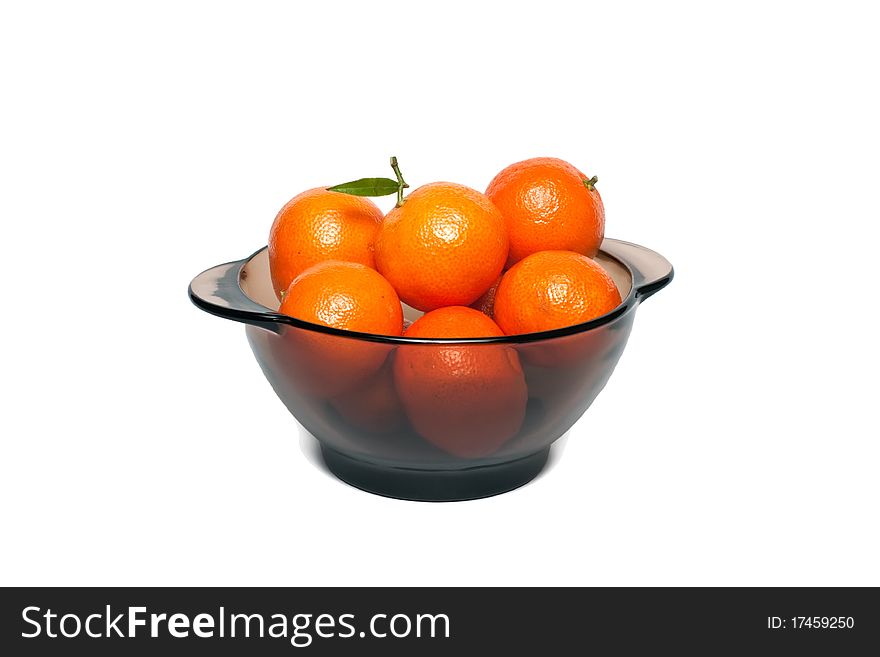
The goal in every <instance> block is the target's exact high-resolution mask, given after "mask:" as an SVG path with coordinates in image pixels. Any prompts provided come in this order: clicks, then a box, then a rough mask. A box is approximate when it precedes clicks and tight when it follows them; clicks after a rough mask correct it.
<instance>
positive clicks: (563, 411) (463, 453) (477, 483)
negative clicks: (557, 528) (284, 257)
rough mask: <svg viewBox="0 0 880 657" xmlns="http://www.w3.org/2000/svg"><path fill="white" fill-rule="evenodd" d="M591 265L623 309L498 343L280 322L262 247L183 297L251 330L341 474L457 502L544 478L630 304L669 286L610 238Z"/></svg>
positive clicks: (267, 366) (655, 259)
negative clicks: (613, 286)
mask: <svg viewBox="0 0 880 657" xmlns="http://www.w3.org/2000/svg"><path fill="white" fill-rule="evenodd" d="M596 261H597V262H599V263H600V264H601V265H602V266H603V267H604V268H605V270H606V271H607V272H608V273H609V274H610V275H611V276H612V277H613V278H614V281H615V282H616V283H617V287H618V288H619V290H620V296H621V298H622V299H623V302H622V303H621V304H620V305H619V306H618V307H617V308H615V309H614V310H613V311H612V312H610V313H608V314H606V315H603V316H602V317H599V318H597V319H595V320H592V321H590V322H587V323H584V324H578V325H576V326H569V327H566V328H562V329H557V330H553V331H546V332H543V333H530V334H527V335H516V336H504V337H499V338H474V339H466V340H458V339H423V338H406V337H392V336H385V335H372V334H367V333H354V332H349V331H342V330H338V329H333V328H329V327H326V326H321V325H317V324H311V323H309V322H304V321H302V320H298V319H295V318H293V317H288V316H286V315H281V314H279V313H278V312H277V308H278V305H279V303H278V299H277V298H276V296H275V293H274V291H273V290H272V285H271V278H270V276H269V257H268V253H267V250H266V249H265V248H263V249H260V250H259V251H257V252H256V253H254V254H253V255H252V256H250V257H249V258H245V259H244V260H238V261H236V262H230V263H227V264H224V265H218V266H216V267H212V268H211V269H208V270H207V271H205V272H203V273H201V274H199V275H198V276H196V278H195V279H193V281H192V283H190V287H189V295H190V298H191V299H192V301H193V303H195V304H196V305H197V306H198V307H199V308H201V309H202V310H205V311H207V312H209V313H211V314H213V315H217V316H218V317H225V318H226V319H232V320H235V321H238V322H243V323H245V324H246V325H247V326H246V332H247V337H248V341H249V342H250V345H251V349H252V350H253V352H254V355H255V356H256V358H257V361H258V362H259V363H260V367H261V368H262V369H263V373H264V374H265V375H266V378H268V379H269V381H270V383H271V384H272V387H273V388H274V389H275V392H276V393H277V394H278V397H279V398H280V399H281V401H283V402H284V404H285V405H286V406H287V408H288V409H289V410H290V412H291V413H292V414H293V416H294V417H295V418H296V419H297V420H298V421H299V422H300V423H301V424H302V425H303V427H305V428H306V429H307V430H308V431H309V432H310V433H311V434H313V435H314V436H315V437H316V438H317V439H318V441H319V442H320V444H321V450H322V453H323V457H324V461H325V463H326V464H327V466H328V468H329V469H330V470H331V471H332V472H333V473H334V474H335V475H336V476H337V477H339V478H340V479H342V480H343V481H346V482H348V483H350V484H352V485H354V486H357V487H358V488H361V489H363V490H367V491H370V492H373V493H378V494H381V495H387V496H390V497H398V498H404V499H413V500H432V501H441V500H464V499H473V498H478V497H486V496H489V495H495V494H497V493H502V492H505V491H508V490H512V489H513V488H516V487H518V486H521V485H522V484H524V483H526V482H528V481H529V480H531V479H532V478H533V477H535V476H536V475H537V474H538V473H539V472H540V471H541V469H542V468H543V467H544V464H545V463H546V461H547V456H548V454H549V451H550V446H551V444H552V443H553V441H555V440H556V439H557V438H559V437H560V436H562V435H563V434H565V433H566V432H567V431H568V430H569V429H570V428H571V426H572V425H573V424H574V423H575V422H576V421H577V420H578V419H579V418H580V417H581V416H582V415H583V414H584V411H586V410H587V408H588V407H589V406H590V404H591V403H592V402H593V400H594V399H595V398H596V396H597V395H598V394H599V392H600V391H601V390H602V388H603V387H604V386H605V383H606V382H607V381H608V378H609V377H610V376H611V372H612V371H613V370H614V367H615V365H616V364H617V361H618V359H619V358H620V355H621V353H622V352H623V348H624V346H625V345H626V341H627V338H628V337H629V333H630V329H631V328H632V323H633V320H634V318H635V312H636V308H637V307H638V305H639V303H640V302H641V301H642V300H644V299H646V298H648V297H649V296H651V295H652V294H654V293H655V292H657V291H658V290H660V289H662V288H663V287H664V286H666V285H667V284H668V283H669V282H670V281H671V280H672V275H673V271H672V265H670V264H669V262H668V261H667V260H666V259H665V258H664V257H663V256H661V255H659V254H657V253H655V252H653V251H651V250H649V249H646V248H644V247H641V246H637V245H635V244H630V243H628V242H622V241H619V240H613V239H606V240H605V241H604V242H603V244H602V249H601V251H600V253H599V255H598V256H597V257H596ZM404 315H405V317H406V318H407V320H408V321H412V320H414V319H416V318H417V317H418V316H419V315H420V313H419V312H418V311H415V310H413V309H411V308H408V307H404ZM449 364H457V365H458V366H457V367H455V368H453V369H452V370H448V369H446V366H447V365H449ZM462 364H465V366H462ZM451 371H454V374H450V372H451ZM401 399H404V400H405V402H406V404H405V408H406V410H404V404H402V403H401Z"/></svg>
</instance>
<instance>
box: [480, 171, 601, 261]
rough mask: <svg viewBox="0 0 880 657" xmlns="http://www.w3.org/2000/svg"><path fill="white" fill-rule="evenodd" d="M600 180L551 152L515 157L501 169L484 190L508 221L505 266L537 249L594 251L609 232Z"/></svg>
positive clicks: (593, 254) (594, 252)
mask: <svg viewBox="0 0 880 657" xmlns="http://www.w3.org/2000/svg"><path fill="white" fill-rule="evenodd" d="M596 180H597V179H596V178H590V179H588V178H587V177H586V176H585V175H584V174H583V173H581V172H580V171H579V170H578V169H576V168H575V167H574V166H572V165H571V164H569V163H568V162H566V161H564V160H560V159H558V158H553V157H536V158H532V159H530V160H523V161H522V162H516V163H515V164H511V165H510V166H508V167H506V168H505V169H503V170H502V171H501V172H500V173H498V175H497V176H495V178H493V179H492V182H490V183H489V187H488V188H487V189H486V196H488V197H489V198H490V199H491V200H492V202H493V203H494V204H495V205H496V206H497V208H498V209H499V210H500V211H501V214H502V216H503V217H504V221H505V223H506V225H507V232H508V236H509V238H510V253H509V255H508V259H507V266H508V267H510V266H511V265H513V264H515V263H517V262H519V261H520V260H522V259H523V258H525V257H526V256H528V255H530V254H532V253H536V252H538V251H552V250H561V251H575V252H577V253H581V254H583V255H586V256H589V257H591V258H592V257H593V256H595V255H596V253H598V251H599V246H600V245H601V244H602V239H603V237H604V235H605V207H604V206H603V204H602V197H601V196H600V195H599V192H598V190H597V189H596V187H595V183H596Z"/></svg>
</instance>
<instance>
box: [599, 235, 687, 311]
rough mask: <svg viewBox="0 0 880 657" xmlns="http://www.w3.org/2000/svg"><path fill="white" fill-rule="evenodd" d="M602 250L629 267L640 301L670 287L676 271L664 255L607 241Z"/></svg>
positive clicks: (643, 248)
mask: <svg viewBox="0 0 880 657" xmlns="http://www.w3.org/2000/svg"><path fill="white" fill-rule="evenodd" d="M602 250H603V251H605V252H606V253H608V254H610V255H612V256H614V257H615V258H617V259H618V260H621V261H622V262H625V263H626V264H627V265H629V268H630V271H632V275H633V288H634V289H635V291H636V297H638V299H639V300H643V299H647V298H648V297H649V296H651V295H652V294H654V293H656V292H659V291H660V290H662V289H663V288H664V287H666V286H667V285H669V283H670V281H671V280H672V277H673V276H674V275H675V271H674V270H673V268H672V264H671V263H670V262H669V261H668V260H667V259H666V258H664V257H663V256H662V255H660V254H659V253H657V252H656V251H652V250H651V249H646V248H645V247H643V246H639V245H638V244H632V243H630V242H624V241H622V240H613V239H606V240H605V241H604V242H602Z"/></svg>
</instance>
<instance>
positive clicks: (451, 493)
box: [321, 445, 550, 502]
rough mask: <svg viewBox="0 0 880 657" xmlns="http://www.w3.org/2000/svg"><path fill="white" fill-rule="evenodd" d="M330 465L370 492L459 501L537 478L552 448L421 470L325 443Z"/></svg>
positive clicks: (503, 490) (344, 478) (420, 499)
mask: <svg viewBox="0 0 880 657" xmlns="http://www.w3.org/2000/svg"><path fill="white" fill-rule="evenodd" d="M321 454H322V455H323V457H324V463H325V464H326V465H327V468H328V469H329V470H330V472H332V473H333V474H334V475H336V476H337V477H338V478H339V479H341V480H342V481H344V482H345V483H347V484H350V485H352V486H354V487H355V488H360V489H361V490H365V491H367V492H368V493H375V494H376V495H383V496H385V497H394V498H397V499H400V500H414V501H418V502H458V501H464V500H475V499H479V498H481V497H491V496H492V495H498V494H500V493H506V492H508V491H511V490H513V489H514V488H519V487H520V486H522V485H523V484H527V483H528V482H530V481H531V480H532V479H534V478H535V477H536V476H537V475H538V473H540V472H541V470H542V469H543V468H544V465H545V464H546V463H547V457H548V455H549V454H550V448H549V447H547V448H546V449H543V450H541V451H540V452H536V453H535V454H532V455H531V456H526V457H524V458H520V459H517V460H515V461H510V462H508V463H499V464H497V465H487V466H481V467H476V468H470V469H466V470H417V469H408V468H394V467H389V466H383V465H377V464H375V463H368V462H367V461H361V460H359V459H355V458H352V457H350V456H346V455H345V454H342V453H340V452H337V451H336V450H334V449H332V448H329V447H326V446H324V445H322V446H321Z"/></svg>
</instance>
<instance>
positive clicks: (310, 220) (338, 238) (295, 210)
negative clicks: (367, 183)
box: [269, 187, 382, 298]
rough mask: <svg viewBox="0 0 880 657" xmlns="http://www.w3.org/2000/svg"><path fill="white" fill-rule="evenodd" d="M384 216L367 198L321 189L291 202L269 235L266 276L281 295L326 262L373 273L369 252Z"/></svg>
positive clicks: (372, 261)
mask: <svg viewBox="0 0 880 657" xmlns="http://www.w3.org/2000/svg"><path fill="white" fill-rule="evenodd" d="M381 223H382V211H381V210H380V209H379V207H378V206H377V205H376V204H375V203H373V202H372V201H371V200H370V199H368V198H363V197H361V196H351V195H349V194H341V193H338V192H331V191H328V190H327V189H324V188H323V187H317V188H315V189H309V190H307V191H305V192H302V193H301V194H298V195H297V196H294V197H293V198H292V199H291V200H290V201H289V202H288V203H287V204H286V205H285V206H284V207H283V208H281V211H280V212H279V213H278V216H276V217H275V221H274V222H273V224H272V229H271V230H270V232H269V270H270V272H271V274H272V287H273V288H274V290H275V293H276V294H278V295H279V298H280V293H281V292H282V291H284V290H287V288H288V287H289V286H290V284H291V282H292V281H293V279H294V278H296V277H297V276H299V274H300V273H302V272H303V271H305V270H306V269H308V268H309V267H311V266H312V265H316V264H318V263H319V262H323V261H325V260H342V261H345V262H358V263H360V264H362V265H366V266H367V267H372V268H375V259H374V256H373V247H374V240H375V237H376V233H377V232H378V230H379V225H380V224H381Z"/></svg>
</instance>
